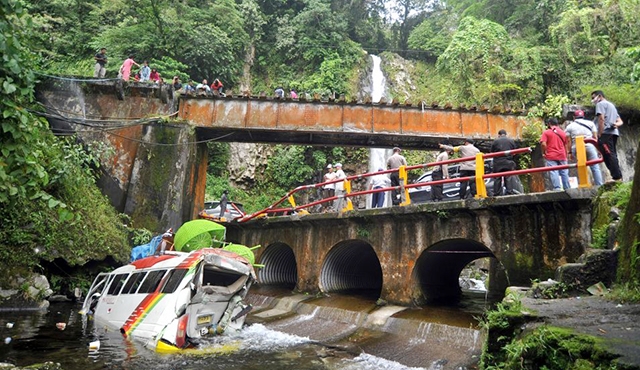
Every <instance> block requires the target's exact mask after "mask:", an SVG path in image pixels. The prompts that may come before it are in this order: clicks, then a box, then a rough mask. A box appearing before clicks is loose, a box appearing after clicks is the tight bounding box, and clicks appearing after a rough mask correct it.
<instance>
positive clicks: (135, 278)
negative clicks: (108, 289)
mask: <svg viewBox="0 0 640 370" xmlns="http://www.w3.org/2000/svg"><path fill="white" fill-rule="evenodd" d="M146 274H147V272H146V271H144V272H136V273H135V274H133V275H131V277H130V278H129V280H127V284H126V285H125V286H124V288H123V289H122V294H135V293H136V290H138V287H139V286H140V283H141V282H142V279H144V276H145V275H146Z"/></svg>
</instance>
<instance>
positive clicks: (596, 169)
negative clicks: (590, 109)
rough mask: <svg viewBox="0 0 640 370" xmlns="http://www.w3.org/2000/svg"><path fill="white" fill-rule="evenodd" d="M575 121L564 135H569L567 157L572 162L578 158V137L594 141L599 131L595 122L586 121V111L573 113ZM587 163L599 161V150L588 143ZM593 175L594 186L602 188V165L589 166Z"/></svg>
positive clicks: (566, 129) (565, 130)
mask: <svg viewBox="0 0 640 370" xmlns="http://www.w3.org/2000/svg"><path fill="white" fill-rule="evenodd" d="M573 118H574V120H573V121H571V122H570V123H569V125H567V127H566V128H565V129H564V133H565V134H566V135H567V146H566V150H567V156H568V157H569V159H571V160H575V156H576V137H578V136H584V138H585V139H593V138H595V137H596V136H597V135H598V129H597V128H596V125H595V124H594V123H593V121H589V120H586V119H584V111H582V110H577V111H575V112H574V113H573ZM585 149H586V152H587V161H591V160H595V159H598V150H597V149H596V147H595V145H593V144H590V143H586V144H585ZM589 168H590V169H591V175H592V176H593V184H594V185H596V186H600V185H602V184H603V181H602V172H600V164H599V163H597V164H593V165H591V166H589Z"/></svg>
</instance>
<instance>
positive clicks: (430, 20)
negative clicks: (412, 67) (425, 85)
mask: <svg viewBox="0 0 640 370" xmlns="http://www.w3.org/2000/svg"><path fill="white" fill-rule="evenodd" d="M451 18H452V17H451V16H450V13H449V11H448V10H447V9H442V10H439V11H434V12H432V13H430V14H429V15H428V16H427V17H426V18H425V20H423V21H422V23H420V24H419V25H418V26H417V27H415V28H414V29H413V30H412V31H411V33H410V34H409V39H408V40H407V46H408V47H409V49H411V51H412V52H413V51H414V50H420V51H424V52H425V53H424V54H422V55H423V57H424V58H425V59H426V60H429V61H434V62H435V60H436V59H437V58H438V56H440V54H442V52H443V51H445V49H446V48H447V46H449V42H450V41H451V37H452V35H453V32H452V31H451V29H453V27H452V26H451V24H450V23H451Z"/></svg>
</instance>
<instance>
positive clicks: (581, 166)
mask: <svg viewBox="0 0 640 370" xmlns="http://www.w3.org/2000/svg"><path fill="white" fill-rule="evenodd" d="M587 143H588V144H593V145H595V146H596V148H598V145H597V144H598V143H597V141H596V140H594V139H583V138H582V137H578V138H577V139H576V157H577V162H576V163H569V164H566V165H560V166H552V167H535V168H528V169H523V170H514V171H507V172H494V173H489V174H484V160H485V159H488V158H496V157H501V156H509V155H517V154H523V153H530V152H531V151H532V148H530V147H527V148H519V149H515V150H508V151H504V152H496V153H486V154H483V153H479V154H478V156H476V157H464V158H456V159H449V160H446V161H441V162H430V163H425V164H419V165H413V166H403V167H400V168H396V169H390V170H383V171H378V172H368V173H365V174H359V175H352V176H347V178H346V179H342V180H332V181H327V182H321V183H317V184H311V185H302V186H298V187H297V188H295V189H293V190H291V191H289V192H288V193H287V194H286V195H285V196H283V197H282V198H280V199H279V200H278V201H276V202H275V203H273V204H272V205H270V206H269V207H267V208H265V209H263V210H260V211H258V212H254V213H252V214H250V215H244V216H243V217H238V218H236V219H235V220H238V222H246V221H249V220H251V219H254V218H256V217H261V216H263V215H268V214H277V213H283V214H291V213H294V212H299V211H302V210H305V209H307V208H311V207H314V206H317V205H320V204H323V203H328V202H333V201H335V200H337V199H339V198H341V197H344V198H347V199H349V198H353V197H358V196H362V195H367V194H374V193H382V192H387V191H391V190H396V191H399V192H405V198H406V199H407V201H406V202H404V203H403V204H401V205H408V204H410V203H411V201H410V197H409V193H408V191H407V190H408V189H411V188H417V187H422V186H433V185H440V184H447V183H454V182H459V181H476V185H477V187H478V190H477V195H476V197H479V198H483V197H486V196H487V195H486V188H485V184H484V179H489V178H496V177H503V176H517V175H524V174H530V173H538V172H549V171H556V170H563V169H569V168H578V181H579V186H580V187H586V186H589V182H588V173H587V169H588V166H591V165H594V164H598V163H601V162H603V159H602V156H599V158H598V159H596V160H591V161H587V160H586V149H585V144H587ZM468 161H476V168H481V169H482V170H481V171H479V172H482V176H481V177H479V176H468V177H456V178H450V179H442V180H437V181H428V182H421V183H414V184H406V182H407V176H406V172H407V171H410V170H415V169H424V168H428V167H433V166H439V165H443V164H447V165H448V164H454V163H461V162H468ZM392 172H398V173H399V174H400V178H401V179H403V180H404V183H405V184H406V185H400V186H391V187H386V188H380V189H371V190H362V191H356V192H351V191H350V189H351V181H352V180H356V179H363V178H367V177H371V176H375V175H380V174H387V173H392ZM403 172H404V177H403ZM339 182H344V183H345V187H344V188H345V189H346V190H347V193H346V194H344V195H334V196H332V197H327V198H323V199H320V200H317V201H313V202H311V203H307V204H303V205H298V206H297V205H295V200H294V198H293V195H294V194H296V193H298V192H301V191H304V190H309V189H316V188H322V187H324V186H325V185H329V184H336V183H339ZM285 200H289V203H291V207H281V208H277V207H278V206H279V205H281V204H282V203H283V202H284V201H285ZM350 207H351V204H350V203H347V207H345V209H347V210H348V209H353V208H350Z"/></svg>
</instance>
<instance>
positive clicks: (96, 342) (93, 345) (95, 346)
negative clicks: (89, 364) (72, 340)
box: [89, 340, 100, 351]
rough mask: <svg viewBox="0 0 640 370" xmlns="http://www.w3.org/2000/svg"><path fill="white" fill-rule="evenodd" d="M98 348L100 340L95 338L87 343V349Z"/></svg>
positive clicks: (94, 349) (95, 349)
mask: <svg viewBox="0 0 640 370" xmlns="http://www.w3.org/2000/svg"><path fill="white" fill-rule="evenodd" d="M99 349H100V341H99V340H96V341H94V342H91V343H89V351H97V350H99Z"/></svg>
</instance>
